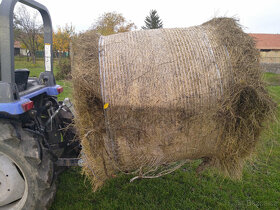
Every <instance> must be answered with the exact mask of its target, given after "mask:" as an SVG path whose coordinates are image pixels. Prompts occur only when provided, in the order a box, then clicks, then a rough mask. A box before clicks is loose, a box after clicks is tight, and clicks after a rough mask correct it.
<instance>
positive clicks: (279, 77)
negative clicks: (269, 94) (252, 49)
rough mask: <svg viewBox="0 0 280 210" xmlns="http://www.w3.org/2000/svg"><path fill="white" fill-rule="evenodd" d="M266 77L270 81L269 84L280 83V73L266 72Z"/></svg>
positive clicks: (276, 84)
mask: <svg viewBox="0 0 280 210" xmlns="http://www.w3.org/2000/svg"><path fill="white" fill-rule="evenodd" d="M264 79H265V81H266V82H268V84H269V85H272V86H273V85H275V86H279V85H280V74H274V73H265V74H264Z"/></svg>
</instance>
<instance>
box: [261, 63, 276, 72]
mask: <svg viewBox="0 0 280 210" xmlns="http://www.w3.org/2000/svg"><path fill="white" fill-rule="evenodd" d="M261 65H262V67H263V70H264V71H265V72H271V73H276V74H280V63H262V64H261Z"/></svg>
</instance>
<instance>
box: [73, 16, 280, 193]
mask: <svg viewBox="0 0 280 210" xmlns="http://www.w3.org/2000/svg"><path fill="white" fill-rule="evenodd" d="M73 48H74V62H73V63H74V71H73V83H74V104H75V109H76V110H77V120H76V124H77V127H78V130H79V133H80V136H81V143H82V146H83V153H84V154H85V157H86V161H85V162H86V165H85V167H84V172H85V173H86V174H87V175H88V176H89V177H90V178H91V180H92V183H93V189H94V190H96V189H98V188H99V187H100V186H102V184H103V183H104V182H105V181H106V180H107V179H108V178H110V177H112V175H113V174H115V173H117V172H118V171H122V172H125V173H138V176H136V178H140V177H145V176H146V177H147V178H150V177H151V176H149V174H150V173H149V172H153V176H154V177H158V176H159V175H163V174H166V173H168V172H171V171H173V169H176V168H178V164H176V165H174V167H170V164H172V163H174V162H177V161H179V162H184V161H186V160H194V159H200V158H202V159H204V160H207V161H206V162H204V163H203V165H205V166H207V165H208V166H210V165H211V166H214V167H217V168H219V169H220V170H221V171H223V172H225V174H226V175H229V176H232V177H240V175H241V171H242V167H243V164H244V161H245V160H246V158H248V157H249V156H250V154H251V153H252V152H253V151H254V148H255V146H256V144H257V142H258V140H259V135H260V132H261V130H262V129H263V125H264V123H265V122H266V121H267V120H268V119H271V116H272V115H273V113H274V111H275V107H276V105H275V103H274V102H273V101H272V100H271V98H270V97H269V95H268V93H267V92H266V90H265V88H264V84H263V82H262V80H261V71H260V65H259V53H258V51H257V50H256V49H255V43H254V41H253V40H252V39H251V38H250V37H249V36H248V35H247V34H245V33H244V32H243V31H242V29H241V27H240V26H239V25H238V23H237V22H236V20H234V19H231V18H214V19H212V20H211V21H209V22H207V23H204V24H203V25H201V26H195V27H190V28H177V29H156V30H142V31H134V32H128V33H121V34H116V35H111V36H106V37H100V38H99V36H98V35H97V34H96V33H95V32H94V31H89V32H86V33H84V34H82V35H80V37H79V38H78V40H77V41H76V42H75V43H74V44H73ZM104 104H107V105H109V106H108V108H106V109H105V110H104V109H103V106H104ZM179 165H180V164H179ZM163 166H166V167H163ZM159 168H161V169H162V170H160V171H159V170H158V169H159ZM166 168H167V169H166ZM155 171H156V172H157V174H156V173H154V172H155Z"/></svg>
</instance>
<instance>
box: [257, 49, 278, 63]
mask: <svg viewBox="0 0 280 210" xmlns="http://www.w3.org/2000/svg"><path fill="white" fill-rule="evenodd" d="M260 53H261V62H262V63H280V50H271V51H261V52H260Z"/></svg>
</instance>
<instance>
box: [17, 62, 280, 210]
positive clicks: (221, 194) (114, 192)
mask: <svg viewBox="0 0 280 210" xmlns="http://www.w3.org/2000/svg"><path fill="white" fill-rule="evenodd" d="M16 66H18V65H17V64H16ZM31 67H32V68H33V66H31ZM36 68H37V67H35V66H34V69H35V70H34V71H35V72H36V73H34V74H37V70H36ZM32 73H33V69H32ZM265 79H266V81H268V83H269V84H270V85H271V86H269V87H268V89H269V91H270V93H271V94H272V96H273V97H274V98H275V100H276V101H277V102H278V104H279V105H280V76H279V75H275V74H265ZM58 83H59V84H61V85H63V86H64V90H65V92H64V95H62V97H69V96H70V97H71V83H70V82H67V81H58ZM277 84H278V85H277ZM279 111H280V107H279ZM273 129H274V135H265V134H264V135H263V137H262V138H263V144H262V145H261V146H260V149H259V152H258V155H257V156H256V158H254V160H253V162H252V163H251V164H247V166H246V167H245V170H244V173H243V179H242V181H233V180H229V179H226V178H223V177H222V176H220V175H218V174H217V173H215V171H211V170H208V171H206V172H204V173H203V174H202V175H199V176H198V175H197V174H196V173H195V168H196V166H197V165H198V164H199V161H195V162H193V163H191V164H187V165H185V166H184V167H182V168H181V169H179V170H177V171H175V172H174V173H172V174H170V175H167V176H165V177H161V178H158V179H152V180H147V179H146V180H136V181H134V182H133V183H129V179H130V178H131V176H125V175H119V176H118V177H116V178H113V179H111V180H109V181H108V182H107V183H106V184H105V186H104V187H103V188H102V189H101V190H99V191H98V192H96V193H93V192H92V191H91V186H90V183H89V182H88V181H87V180H86V178H85V177H84V176H82V175H81V173H80V172H81V171H80V169H79V168H72V169H70V170H68V171H66V172H64V173H63V174H62V175H61V176H60V177H59V179H58V182H57V185H58V191H57V195H56V198H55V201H54V203H53V205H52V207H51V210H59V209H61V210H62V209H65V210H71V209H73V210H77V209H209V208H210V209H214V208H215V209H216V208H217V209H279V208H280V134H279V133H280V130H279V127H278V126H274V127H273Z"/></svg>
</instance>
